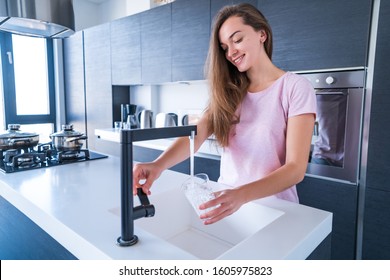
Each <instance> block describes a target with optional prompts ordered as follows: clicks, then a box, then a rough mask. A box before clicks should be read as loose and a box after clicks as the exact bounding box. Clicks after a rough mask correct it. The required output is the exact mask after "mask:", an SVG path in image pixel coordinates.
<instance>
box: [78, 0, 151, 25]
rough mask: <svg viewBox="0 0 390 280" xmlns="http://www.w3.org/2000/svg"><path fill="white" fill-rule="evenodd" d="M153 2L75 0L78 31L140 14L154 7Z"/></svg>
mask: <svg viewBox="0 0 390 280" xmlns="http://www.w3.org/2000/svg"><path fill="white" fill-rule="evenodd" d="M151 2H153V0H106V1H97V2H94V1H93V0H91V1H89V0H73V9H74V14H75V25H76V31H79V30H83V29H86V28H89V27H92V26H95V25H99V24H103V23H106V22H109V21H112V20H115V19H118V18H122V17H125V16H128V15H132V14H136V13H140V12H142V11H145V10H148V9H150V8H151V7H153V6H156V5H152V4H151Z"/></svg>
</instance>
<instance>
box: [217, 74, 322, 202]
mask: <svg viewBox="0 0 390 280" xmlns="http://www.w3.org/2000/svg"><path fill="white" fill-rule="evenodd" d="M237 112H238V114H239V115H240V123H238V124H237V125H236V126H235V127H234V128H233V129H232V131H231V135H230V138H229V146H228V147H225V148H224V149H223V151H222V155H221V170H220V174H221V175H220V178H219V180H218V182H220V183H223V184H226V185H229V186H233V187H238V186H240V185H243V184H247V183H250V182H253V181H256V180H259V179H261V178H263V177H264V176H266V175H267V174H269V173H271V172H272V171H274V170H276V169H278V168H279V167H281V166H282V165H284V163H285V158H286V132H287V120H288V118H289V117H293V116H296V115H301V114H305V113H313V114H315V113H316V97H315V93H314V89H313V87H312V85H311V84H310V82H309V81H308V80H306V79H305V78H304V77H301V76H299V75H297V74H294V73H291V72H286V73H285V74H284V75H283V76H281V77H280V78H279V79H278V80H276V81H275V82H274V83H273V84H272V85H271V86H270V87H268V88H266V89H265V90H263V91H260V92H256V93H248V94H247V95H246V96H245V98H244V100H243V102H242V104H241V106H240V107H239V108H238V110H237ZM276 196H277V197H278V198H282V199H285V200H289V201H293V202H299V200H298V195H297V191H296V187H295V185H294V186H291V187H290V188H288V189H286V190H285V191H283V192H281V193H278V194H276Z"/></svg>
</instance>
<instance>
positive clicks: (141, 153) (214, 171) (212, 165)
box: [133, 146, 220, 181]
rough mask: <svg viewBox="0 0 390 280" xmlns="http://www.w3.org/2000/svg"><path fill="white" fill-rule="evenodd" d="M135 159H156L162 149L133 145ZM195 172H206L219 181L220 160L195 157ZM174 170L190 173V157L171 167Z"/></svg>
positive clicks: (142, 160)
mask: <svg viewBox="0 0 390 280" xmlns="http://www.w3.org/2000/svg"><path fill="white" fill-rule="evenodd" d="M133 153H134V154H133V159H134V160H135V161H138V162H150V161H153V160H155V159H156V158H157V157H158V156H159V155H160V154H161V153H162V151H160V150H155V149H149V148H144V147H138V146H133ZM194 164H195V167H194V173H195V174H198V173H206V174H207V175H208V176H209V178H210V180H213V181H217V180H218V178H219V167H220V161H219V160H214V159H209V158H203V157H195V159H194ZM170 169H171V170H173V171H176V172H181V173H184V174H190V161H189V159H187V160H185V161H183V162H181V163H179V164H177V165H175V166H173V167H172V168H170Z"/></svg>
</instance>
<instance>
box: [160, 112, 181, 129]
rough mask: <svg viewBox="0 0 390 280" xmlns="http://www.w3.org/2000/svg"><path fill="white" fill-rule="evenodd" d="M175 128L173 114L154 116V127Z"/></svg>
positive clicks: (174, 116) (175, 117)
mask: <svg viewBox="0 0 390 280" xmlns="http://www.w3.org/2000/svg"><path fill="white" fill-rule="evenodd" d="M169 126H177V115H176V114H175V113H158V114H157V116H156V127H169Z"/></svg>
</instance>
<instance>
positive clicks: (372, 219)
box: [362, 1, 390, 260]
mask: <svg viewBox="0 0 390 280" xmlns="http://www.w3.org/2000/svg"><path fill="white" fill-rule="evenodd" d="M389 14H390V2H389V1H381V3H380V12H379V25H378V34H377V46H376V58H375V68H374V80H373V90H372V102H371V116H370V132H369V148H368V161H367V180H366V196H365V207H364V224H363V251H362V258H363V259H385V260H388V259H390V210H389V209H390V207H389V205H390V184H389V174H390V165H389V158H390V149H389V139H390V131H389V129H388V124H389V122H390V111H389V108H390V92H389V88H390V79H389V77H388V76H389V75H388V73H389V71H388V68H389V61H390V54H389V47H388V46H389V45H390V18H389Z"/></svg>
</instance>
